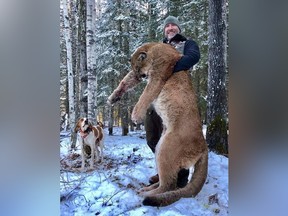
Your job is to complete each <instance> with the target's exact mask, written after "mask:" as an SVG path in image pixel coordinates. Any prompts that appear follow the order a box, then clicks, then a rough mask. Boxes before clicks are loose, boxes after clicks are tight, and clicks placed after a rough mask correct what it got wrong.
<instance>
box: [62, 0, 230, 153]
mask: <svg viewBox="0 0 288 216" xmlns="http://www.w3.org/2000/svg"><path fill="white" fill-rule="evenodd" d="M227 14H228V1H227V0H221V1H215V0H209V1H206V0H195V1H188V0H171V1H167V0H157V1H155V0H139V1H138V0H136V1H131V0H106V1H104V0H96V1H95V0H87V1H84V0H61V2H60V47H61V53H60V57H61V64H60V116H61V120H60V130H63V129H65V130H70V129H71V128H74V125H75V122H76V120H77V119H78V118H79V117H80V116H87V117H88V118H89V119H90V120H91V121H92V122H93V123H96V121H97V120H99V121H102V122H104V123H105V126H108V128H109V129H108V131H109V134H110V135H111V134H112V133H113V126H121V127H122V135H123V136H125V135H127V134H128V132H129V130H130V131H134V129H135V127H136V129H137V128H138V129H139V127H140V125H133V123H132V122H131V120H130V119H131V118H130V115H131V112H132V110H133V106H134V105H135V104H136V102H137V100H138V98H139V96H140V94H141V92H142V90H143V87H144V86H145V82H143V83H142V84H141V85H139V86H138V87H137V88H135V89H134V90H132V91H130V92H129V93H127V94H126V95H125V96H124V98H123V99H122V100H121V101H120V102H119V103H117V104H116V105H115V106H113V107H109V106H107V104H106V101H107V97H108V96H109V95H110V94H111V93H112V91H113V90H114V89H115V88H116V87H117V85H118V84H119V82H120V80H121V79H122V78H123V77H124V76H125V75H126V74H127V73H128V71H129V70H130V64H129V61H128V60H129V58H130V56H131V54H132V53H133V52H134V51H135V49H136V48H137V47H139V46H140V45H142V44H143V43H146V42H155V41H159V42H161V41H162V40H163V36H164V35H163V28H164V26H163V21H164V19H165V18H166V17H167V16H168V15H173V16H176V17H178V19H179V21H180V23H181V30H182V32H181V33H182V34H183V35H184V36H186V37H188V38H192V39H193V40H195V41H196V42H197V43H198V45H199V47H200V52H201V59H200V61H199V62H198V64H196V65H195V66H194V68H193V69H191V71H190V72H191V75H192V81H193V84H194V88H195V89H196V93H197V98H198V107H199V111H200V115H201V120H202V123H203V124H206V125H207V137H206V139H207V143H208V145H209V147H210V149H213V150H216V151H217V152H219V153H222V154H227V153H228V107H227V86H228V80H229V79H228V67H227V65H228V64H227V56H228V55H227V46H228V45H227V40H228V35H227V30H228V15H227ZM75 140H76V137H75V135H74V136H73V134H72V142H73V143H75Z"/></svg>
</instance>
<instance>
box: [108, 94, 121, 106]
mask: <svg viewBox="0 0 288 216" xmlns="http://www.w3.org/2000/svg"><path fill="white" fill-rule="evenodd" d="M119 100H120V97H115V96H114V94H112V95H110V96H109V97H108V99H107V104H108V105H113V104H114V103H116V102H117V101H119Z"/></svg>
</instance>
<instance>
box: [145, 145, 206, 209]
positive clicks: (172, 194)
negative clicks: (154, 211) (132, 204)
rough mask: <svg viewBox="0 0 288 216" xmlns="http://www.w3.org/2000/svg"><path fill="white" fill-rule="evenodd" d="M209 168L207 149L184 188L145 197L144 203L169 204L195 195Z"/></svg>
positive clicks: (202, 183)
mask: <svg viewBox="0 0 288 216" xmlns="http://www.w3.org/2000/svg"><path fill="white" fill-rule="evenodd" d="M207 168H208V151H207V150H206V151H205V152H204V153H203V154H202V156H201V157H200V159H199V160H198V161H197V163H196V164H195V167H194V173H193V176H192V179H191V181H190V182H189V183H188V184H187V185H186V186H185V187H184V188H179V189H177V190H174V191H167V192H165V193H162V194H157V195H155V196H148V197H145V199H144V200H143V205H149V206H167V205H170V204H172V203H174V202H176V201H177V200H179V199H180V198H182V197H195V196H196V195H197V194H198V193H199V192H200V190H201V189H202V187H203V185H204V183H205V180H206V177H207Z"/></svg>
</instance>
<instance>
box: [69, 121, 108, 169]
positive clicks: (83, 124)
mask: <svg viewBox="0 0 288 216" xmlns="http://www.w3.org/2000/svg"><path fill="white" fill-rule="evenodd" d="M100 125H101V126H100ZM74 132H75V133H79V136H78V141H79V143H80V147H81V156H82V164H81V170H84V168H85V159H86V158H87V154H86V153H85V145H88V146H89V147H90V149H91V158H90V169H93V167H94V160H96V161H97V162H99V161H103V147H104V143H103V140H104V132H103V124H102V123H101V122H97V125H92V123H90V122H89V121H88V119H87V118H79V120H78V121H77V123H76V126H75V129H74ZM99 149H100V151H99ZM100 155H101V158H100Z"/></svg>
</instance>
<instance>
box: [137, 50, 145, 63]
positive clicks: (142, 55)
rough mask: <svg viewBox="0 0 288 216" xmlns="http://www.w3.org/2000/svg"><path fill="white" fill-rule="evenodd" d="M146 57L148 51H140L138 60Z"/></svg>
mask: <svg viewBox="0 0 288 216" xmlns="http://www.w3.org/2000/svg"><path fill="white" fill-rule="evenodd" d="M146 57H147V53H146V52H140V54H139V56H138V58H137V60H138V61H140V62H141V61H143V60H144V59H145V58H146Z"/></svg>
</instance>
